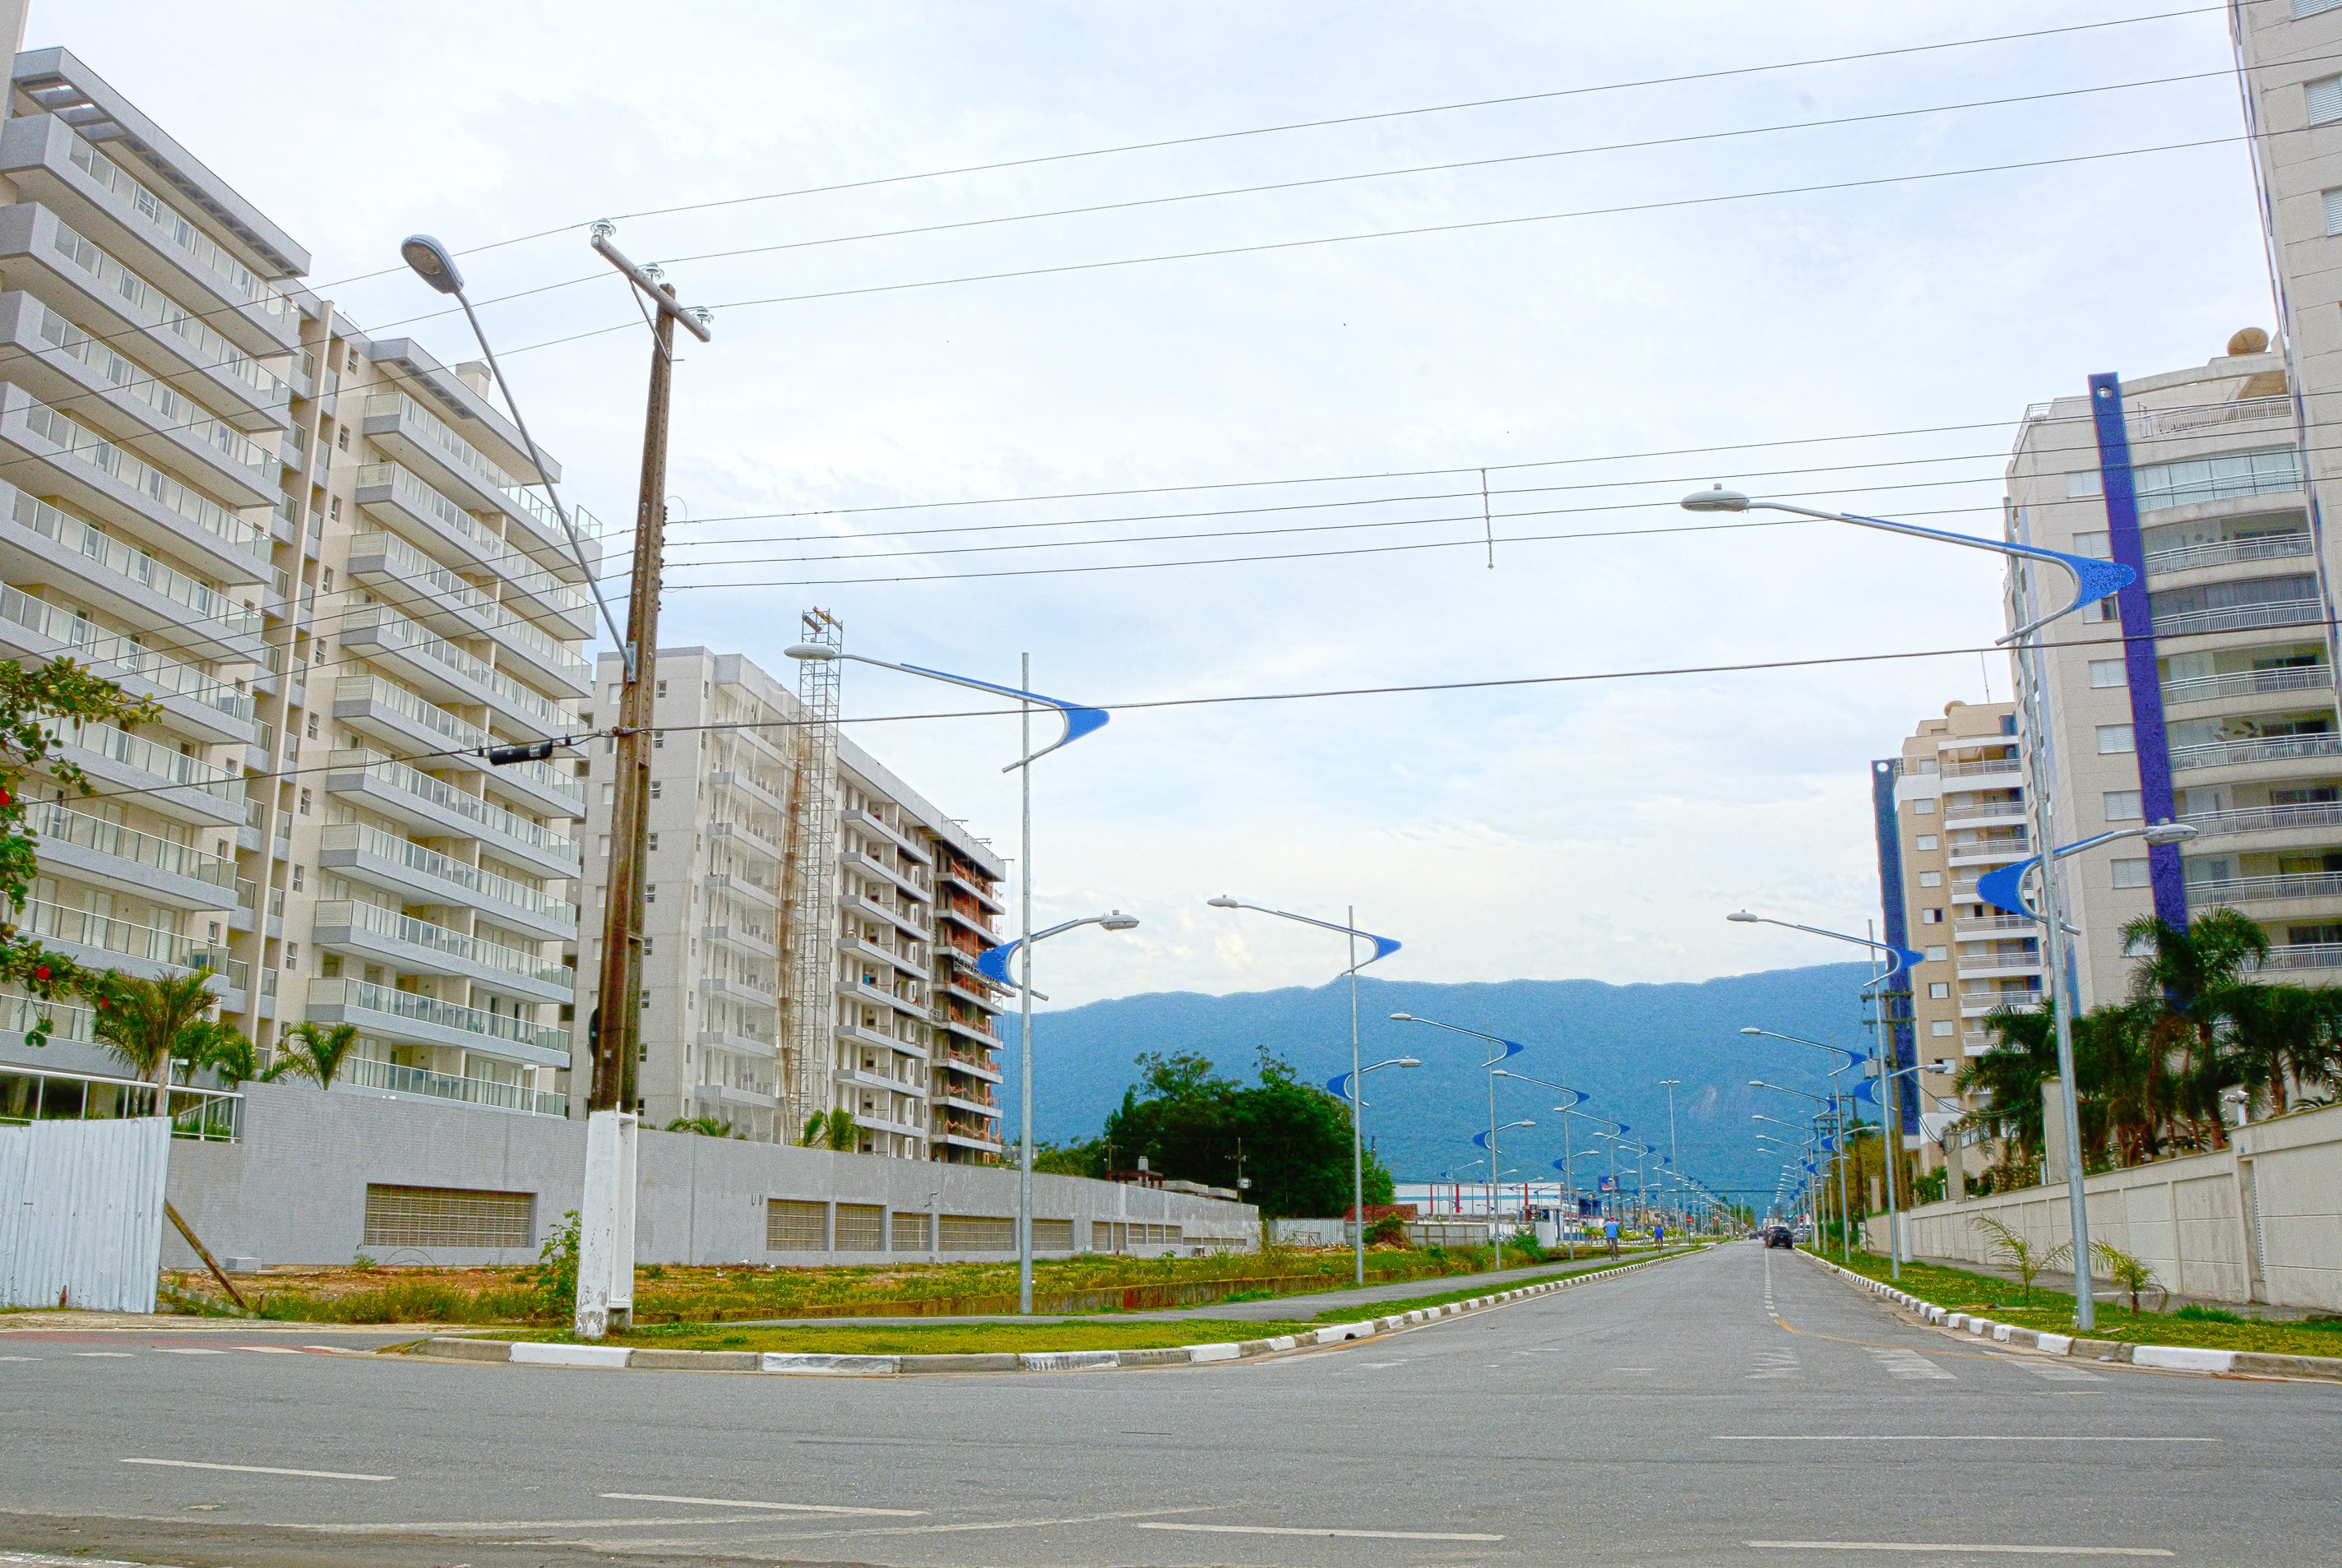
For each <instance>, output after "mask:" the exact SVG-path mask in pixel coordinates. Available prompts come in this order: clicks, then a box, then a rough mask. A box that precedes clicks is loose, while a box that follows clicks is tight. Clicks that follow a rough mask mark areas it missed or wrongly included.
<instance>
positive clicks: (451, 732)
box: [334, 675, 488, 749]
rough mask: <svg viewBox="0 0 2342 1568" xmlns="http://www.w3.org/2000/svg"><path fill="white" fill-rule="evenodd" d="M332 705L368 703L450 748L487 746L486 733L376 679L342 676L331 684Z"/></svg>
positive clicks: (403, 689) (403, 690) (386, 682)
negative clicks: (442, 738) (446, 744)
mask: <svg viewBox="0 0 2342 1568" xmlns="http://www.w3.org/2000/svg"><path fill="white" fill-rule="evenodd" d="M334 701H335V702H336V703H372V704H375V706H377V707H383V708H387V709H389V710H390V711H391V712H392V713H394V714H397V715H398V716H399V717H400V718H403V719H405V720H406V721H407V722H408V723H410V724H417V725H420V726H421V727H422V728H424V729H426V730H429V731H430V732H431V733H432V734H435V735H439V736H442V737H444V738H445V740H446V741H447V742H448V743H449V744H452V745H455V746H467V747H472V748H475V749H476V748H478V747H480V746H485V745H486V744H488V732H487V731H485V730H484V729H482V728H480V726H479V725H477V724H473V723H471V722H470V721H469V720H466V719H460V718H457V717H456V716H455V714H451V713H449V712H448V711H447V710H446V709H445V708H443V707H441V706H440V705H439V704H436V703H433V702H428V701H425V699H424V698H422V697H418V696H416V695H415V694H414V693H413V692H410V691H408V690H407V689H406V688H405V686H395V685H393V684H390V683H389V682H388V681H385V680H384V679H382V678H381V677H380V676H379V675H344V676H343V677H342V678H341V679H339V680H337V681H335V683H334Z"/></svg>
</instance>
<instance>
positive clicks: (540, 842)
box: [327, 752, 585, 864]
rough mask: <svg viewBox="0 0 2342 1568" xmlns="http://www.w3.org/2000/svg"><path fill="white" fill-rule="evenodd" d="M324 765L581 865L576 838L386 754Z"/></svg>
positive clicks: (337, 757)
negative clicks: (363, 776) (556, 831)
mask: <svg viewBox="0 0 2342 1568" xmlns="http://www.w3.org/2000/svg"><path fill="white" fill-rule="evenodd" d="M327 766H329V767H331V768H335V769H346V770H348V771H350V772H354V773H363V774H365V776H366V777H368V778H371V779H373V780H375V782H377V783H379V784H385V785H387V786H388V787H390V788H392V789H395V790H396V791H398V792H399V793H400V794H408V795H413V796H414V797H415V799H417V800H420V801H425V802H427V803H429V804H432V805H435V806H437V807H438V808H439V809H440V810H442V811H445V812H447V813H449V814H453V815H455V816H460V817H462V818H464V819H465V821H466V822H470V823H474V824H477V825H478V826H479V827H480V829H481V830H482V831H483V832H486V833H492V834H497V835H498V836H500V837H503V838H508V839H511V840H513V841H515V843H519V844H527V845H528V846H529V847H530V848H532V849H535V850H539V851H542V852H543V853H544V854H547V855H549V856H552V857H553V858H555V859H558V860H564V861H568V862H570V863H572V864H582V860H583V856H584V854H585V846H584V845H582V844H579V843H578V842H577V841H576V840H575V839H572V838H564V837H563V836H561V835H560V834H556V833H555V832H554V831H553V830H552V829H550V828H547V827H543V826H540V825H539V824H535V823H533V822H531V821H529V820H528V818H526V817H525V816H522V815H521V814H519V813H517V812H510V811H506V810H505V808H504V807H502V806H500V805H497V804H495V803H493V802H491V801H485V800H482V799H481V798H480V797H479V796H477V795H473V794H465V793H464V792H463V791H462V790H459V789H457V788H456V787H455V785H454V784H449V783H447V782H446V781H445V779H435V778H433V777H432V776H431V775H430V774H426V773H423V772H421V771H419V770H417V769H415V768H411V767H409V766H407V765H406V764H405V763H402V762H393V761H391V760H389V759H388V758H386V757H385V758H377V759H374V760H371V761H370V760H368V759H367V757H366V755H365V753H364V752H335V753H333V754H331V756H330V757H328V759H327Z"/></svg>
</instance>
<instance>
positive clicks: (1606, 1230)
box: [1602, 1219, 1618, 1258]
mask: <svg viewBox="0 0 2342 1568" xmlns="http://www.w3.org/2000/svg"><path fill="white" fill-rule="evenodd" d="M1602 1239H1603V1240H1604V1241H1606V1242H1608V1243H1610V1255H1611V1256H1612V1257H1614V1258H1615V1257H1616V1256H1617V1255H1618V1222H1617V1221H1616V1220H1615V1219H1613V1220H1605V1221H1603V1222H1602Z"/></svg>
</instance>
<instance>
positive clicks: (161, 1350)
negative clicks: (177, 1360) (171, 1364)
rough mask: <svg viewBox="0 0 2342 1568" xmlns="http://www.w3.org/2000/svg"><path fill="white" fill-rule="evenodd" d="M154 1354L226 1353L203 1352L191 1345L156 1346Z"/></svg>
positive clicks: (216, 1351) (219, 1352) (221, 1352)
mask: <svg viewBox="0 0 2342 1568" xmlns="http://www.w3.org/2000/svg"><path fill="white" fill-rule="evenodd" d="M226 1353H227V1352H225V1351H224V1350H205V1349H203V1348H202V1347H200V1346H197V1345H192V1344H158V1345H156V1346H155V1354H156V1355H225V1354H226Z"/></svg>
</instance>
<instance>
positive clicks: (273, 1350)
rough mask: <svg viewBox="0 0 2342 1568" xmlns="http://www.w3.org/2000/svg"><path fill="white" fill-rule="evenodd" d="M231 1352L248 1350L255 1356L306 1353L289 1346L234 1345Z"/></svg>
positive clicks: (229, 1347)
mask: <svg viewBox="0 0 2342 1568" xmlns="http://www.w3.org/2000/svg"><path fill="white" fill-rule="evenodd" d="M228 1349H230V1350H248V1351H250V1352H251V1353H253V1354H255V1355H301V1354H304V1352H301V1351H297V1350H295V1349H294V1348H293V1347H292V1346H291V1345H289V1344H232V1345H230V1346H228Z"/></svg>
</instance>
